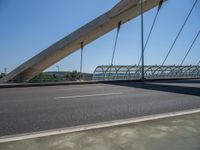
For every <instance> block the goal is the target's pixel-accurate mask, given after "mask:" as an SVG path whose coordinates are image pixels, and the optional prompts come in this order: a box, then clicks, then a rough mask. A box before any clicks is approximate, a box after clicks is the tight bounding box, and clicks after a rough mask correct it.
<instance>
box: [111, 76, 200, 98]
mask: <svg viewBox="0 0 200 150" xmlns="http://www.w3.org/2000/svg"><path fill="white" fill-rule="evenodd" d="M198 82H200V81H198ZM158 83H159V84H158ZM162 83H186V84H187V83H194V81H192V80H191V81H188V80H179V81H176V80H173V81H164V82H162V81H159V82H158V81H149V82H147V81H143V82H142V81H141V82H134V81H130V82H113V83H107V84H111V85H118V86H125V87H132V88H140V89H144V90H154V91H161V92H170V93H177V94H185V95H192V96H200V88H198V87H186V86H182V85H166V84H165V85H164V84H162ZM199 84H200V83H199Z"/></svg>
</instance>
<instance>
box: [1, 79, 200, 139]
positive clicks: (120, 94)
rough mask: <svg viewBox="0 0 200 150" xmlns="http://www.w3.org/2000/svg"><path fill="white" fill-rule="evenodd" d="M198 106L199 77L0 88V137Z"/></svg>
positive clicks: (199, 105)
mask: <svg viewBox="0 0 200 150" xmlns="http://www.w3.org/2000/svg"><path fill="white" fill-rule="evenodd" d="M194 108H200V80H181V81H177V80H175V81H156V82H155V81H154V82H153V81H152V82H125V83H108V84H86V85H67V86H49V87H48V86H47V87H26V88H10V89H0V136H5V135H14V134H19V133H27V132H35V131H43V130H49V129H56V128H63V127H71V126H77V125H83V124H91V123H98V122H104V121H111V120H118V119H126V118H130V117H139V116H145V115H152V114H158V113H166V112H173V111H180V110H188V109H194Z"/></svg>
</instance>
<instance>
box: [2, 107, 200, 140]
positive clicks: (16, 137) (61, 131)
mask: <svg viewBox="0 0 200 150" xmlns="http://www.w3.org/2000/svg"><path fill="white" fill-rule="evenodd" d="M195 113H200V108H198V109H192V110H185V111H177V112H169V113H162V114H155V115H149V116H143V117H137V118H129V119H121V120H114V121H108V122H101V123H95V124H88V125H80V126H75V127H67V128H60V129H54V130H46V131H42V132H32V133H26V134H18V135H11V136H2V137H0V143H7V142H14V141H20V140H27V139H33V138H40V137H47V136H53V135H59V134H66V133H73V132H81V131H87V130H94V129H100V128H108V127H114V126H120V125H127V124H132V123H139V122H146V121H153V120H158V119H165V118H170V117H177V116H183V115H190V114H195Z"/></svg>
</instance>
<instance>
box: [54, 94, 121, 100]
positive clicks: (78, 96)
mask: <svg viewBox="0 0 200 150" xmlns="http://www.w3.org/2000/svg"><path fill="white" fill-rule="evenodd" d="M120 94H122V93H103V94H92V95H74V96H63V97H54V99H69V98H82V97H96V96H111V95H120Z"/></svg>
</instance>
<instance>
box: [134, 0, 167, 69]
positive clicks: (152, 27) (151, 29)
mask: <svg viewBox="0 0 200 150" xmlns="http://www.w3.org/2000/svg"><path fill="white" fill-rule="evenodd" d="M162 4H163V0H161V1H160V3H159V5H158V9H157V12H156V15H155V17H154V20H153V23H152V25H151V28H150V31H149V34H148V36H147V40H146V42H145V44H144V51H145V50H146V47H147V44H148V42H149V39H150V37H151V34H152V31H153V29H154V27H155V23H156V20H157V18H158V14H159V12H160V9H161V7H162ZM141 59H142V56H141V57H140V59H139V62H138V66H139V65H140V63H141Z"/></svg>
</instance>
